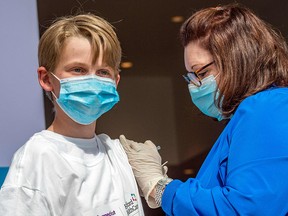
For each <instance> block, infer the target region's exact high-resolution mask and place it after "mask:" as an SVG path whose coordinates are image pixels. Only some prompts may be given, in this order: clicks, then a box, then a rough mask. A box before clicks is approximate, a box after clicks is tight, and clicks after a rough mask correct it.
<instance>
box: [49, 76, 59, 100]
mask: <svg viewBox="0 0 288 216" xmlns="http://www.w3.org/2000/svg"><path fill="white" fill-rule="evenodd" d="M49 73H50V74H51V75H52V76H53V77H55V78H56V79H57V80H58V81H59V83H60V79H59V78H58V77H57V76H56V75H55V74H54V73H52V72H50V71H49ZM51 94H52V95H53V97H54V98H55V99H56V100H57V99H58V98H57V97H56V95H55V93H54V92H53V91H52V90H51Z"/></svg>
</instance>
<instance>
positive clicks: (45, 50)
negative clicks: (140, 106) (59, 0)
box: [0, 14, 144, 216]
mask: <svg viewBox="0 0 288 216" xmlns="http://www.w3.org/2000/svg"><path fill="white" fill-rule="evenodd" d="M38 52H39V53H38V58H39V66H40V67H39V68H38V79H39V83H40V85H41V87H42V88H43V89H44V90H45V91H46V92H47V94H49V95H50V96H51V99H52V101H53V104H54V107H55V117H54V121H53V123H52V124H51V125H50V127H49V128H48V129H47V130H43V131H41V132H39V133H36V134H34V135H33V136H32V137H31V138H30V139H29V141H28V142H27V143H26V144H25V145H24V146H22V147H21V148H20V149H19V150H18V151H17V152H16V153H15V155H14V158H13V161H12V164H11V167H10V170H9V173H8V175H7V178H6V180H5V182H4V184H3V186H2V188H1V191H0V215H5V216H7V215H8V216H10V215H11V216H17V215H21V216H23V215H25V216H26V215H27V216H28V215H29V216H34V215H35V216H36V215H37V216H39V215H62V216H64V215H67V216H73V215H75V216H80V215H85V216H90V215H91V216H92V215H93V216H96V215H99V216H100V215H144V213H143V208H142V204H141V199H140V196H139V193H138V189H137V185H136V182H135V179H134V176H133V172H132V169H131V167H130V165H129V162H128V159H127V156H126V154H125V152H124V150H123V148H122V146H121V144H120V142H119V140H111V139H110V138H109V137H108V136H107V135H105V134H101V135H95V127H96V120H97V119H98V118H99V117H100V116H101V115H102V114H103V113H105V112H107V111H109V110H110V109H111V108H112V107H113V106H114V105H115V104H116V103H117V102H118V101H119V96H118V93H117V90H116V87H117V85H118V83H119V80H120V75H119V64H120V60H121V48H120V43H119V41H118V39H117V36H116V34H115V32H114V30H113V27H112V26H111V25H110V24H109V23H108V22H107V21H105V20H104V19H102V18H100V17H97V16H95V15H92V14H83V15H77V16H71V17H62V18H60V19H58V20H57V21H56V22H54V23H53V24H52V25H51V26H50V27H49V28H48V29H47V30H46V32H45V33H44V34H43V36H42V37H41V39H40V42H39V50H38Z"/></svg>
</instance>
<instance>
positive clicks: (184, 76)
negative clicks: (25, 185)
mask: <svg viewBox="0 0 288 216" xmlns="http://www.w3.org/2000/svg"><path fill="white" fill-rule="evenodd" d="M213 63H214V61H212V62H210V63H208V64H206V65H204V66H203V67H201V68H199V69H198V70H196V71H189V72H187V74H185V75H182V76H183V78H184V79H185V80H186V81H187V82H188V83H189V84H190V83H192V84H193V85H195V86H197V87H200V86H201V85H202V82H201V78H200V77H199V76H198V73H199V72H201V71H202V70H204V69H205V68H207V67H209V66H210V65H212V64H213ZM189 74H192V75H194V76H195V78H196V79H197V80H198V82H199V83H196V82H195V80H192V79H191V78H190V77H189Z"/></svg>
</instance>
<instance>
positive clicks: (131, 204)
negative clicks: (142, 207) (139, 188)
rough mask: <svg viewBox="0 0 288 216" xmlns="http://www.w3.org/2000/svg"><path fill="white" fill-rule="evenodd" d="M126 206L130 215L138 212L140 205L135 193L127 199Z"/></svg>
mask: <svg viewBox="0 0 288 216" xmlns="http://www.w3.org/2000/svg"><path fill="white" fill-rule="evenodd" d="M124 207H125V209H126V212H127V215H129V216H130V215H131V216H132V215H135V214H136V213H138V209H139V206H138V202H137V198H136V195H135V194H131V195H130V197H128V200H127V201H125V204H124Z"/></svg>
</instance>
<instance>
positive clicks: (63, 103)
mask: <svg viewBox="0 0 288 216" xmlns="http://www.w3.org/2000/svg"><path fill="white" fill-rule="evenodd" d="M51 74H52V75H53V76H54V77H55V78H56V79H58V80H59V82H60V93H59V97H58V98H57V97H56V95H55V94H54V92H52V94H53V96H54V97H55V98H56V102H57V104H58V105H59V107H60V108H61V109H62V110H63V111H64V112H65V113H66V114H67V115H68V116H69V117H70V118H71V119H72V120H74V121H75V122H77V123H79V124H82V125H88V124H91V123H93V122H94V121H96V120H97V119H98V118H99V117H100V116H101V115H102V114H104V113H105V112H107V111H109V110H110V109H111V108H112V107H113V106H114V105H115V104H116V103H117V102H118V101H119V95H118V92H117V90H116V84H115V82H114V81H113V80H112V79H109V78H103V77H99V76H96V75H86V76H78V77H71V78H67V79H59V78H58V77H57V76H55V74H53V73H51Z"/></svg>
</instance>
